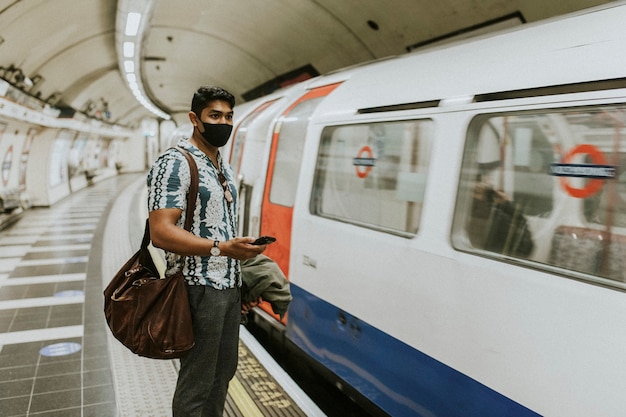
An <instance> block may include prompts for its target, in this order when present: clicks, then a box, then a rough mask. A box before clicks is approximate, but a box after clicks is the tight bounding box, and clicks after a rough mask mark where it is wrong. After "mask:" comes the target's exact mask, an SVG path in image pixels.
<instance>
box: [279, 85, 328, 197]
mask: <svg viewBox="0 0 626 417" xmlns="http://www.w3.org/2000/svg"><path fill="white" fill-rule="evenodd" d="M323 99H324V97H317V98H312V99H309V100H304V101H301V102H300V103H298V105H296V106H295V107H294V108H293V110H291V111H290V112H289V114H288V116H287V117H283V118H281V120H280V122H279V123H280V127H279V128H278V131H279V132H280V133H279V134H280V140H279V141H278V149H277V150H276V159H275V160H274V171H273V174H272V187H271V189H270V201H271V202H272V203H274V204H279V205H282V206H285V207H292V206H293V203H294V199H295V197H296V191H297V190H296V189H297V187H298V176H299V174H300V164H301V156H302V148H303V147H304V137H305V136H306V129H307V126H308V123H309V117H310V116H311V114H312V113H313V111H314V110H315V109H316V108H317V106H318V104H319V103H320V102H321V101H322V100H323Z"/></svg>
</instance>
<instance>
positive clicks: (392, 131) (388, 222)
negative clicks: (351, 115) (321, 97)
mask: <svg viewBox="0 0 626 417" xmlns="http://www.w3.org/2000/svg"><path fill="white" fill-rule="evenodd" d="M432 129H433V122H432V121H431V120H411V121H398V122H378V123H368V124H358V125H348V126H331V127H327V128H325V129H324V131H323V132H322V138H321V144H320V149H319V153H318V157H317V168H316V173H315V183H314V188H313V198H312V202H311V212H312V213H313V214H316V215H319V216H323V217H328V218H333V219H337V220H341V221H345V222H349V223H354V224H358V225H361V226H365V227H371V228H376V229H380V230H384V231H387V232H390V233H396V234H401V235H407V236H411V235H414V234H415V233H417V229H418V226H419V221H420V215H421V208H422V202H423V198H424V191H425V184H426V175H427V173H428V165H429V160H430V149H431V141H432Z"/></svg>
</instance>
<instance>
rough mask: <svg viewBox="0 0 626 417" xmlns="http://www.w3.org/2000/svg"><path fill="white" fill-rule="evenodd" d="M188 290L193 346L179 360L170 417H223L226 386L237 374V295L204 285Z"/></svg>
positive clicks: (238, 312) (239, 302) (238, 298)
mask: <svg viewBox="0 0 626 417" xmlns="http://www.w3.org/2000/svg"><path fill="white" fill-rule="evenodd" d="M187 289H188V290H189V304H190V306H191V314H192V320H193V331H194V339H195V345H194V347H193V348H192V349H191V351H190V352H189V353H188V354H187V355H185V356H184V357H183V358H181V359H180V373H179V375H178V381H177V383H176V391H175V392H174V399H173V401H172V411H173V417H223V414H224V404H225V402H226V394H227V392H228V382H229V381H230V380H231V379H232V378H233V376H234V375H235V371H236V370H237V359H238V343H239V324H240V322H241V295H240V291H239V289H238V288H232V289H227V290H216V289H214V288H212V287H208V286H204V285H195V286H193V285H192V286H188V287H187Z"/></svg>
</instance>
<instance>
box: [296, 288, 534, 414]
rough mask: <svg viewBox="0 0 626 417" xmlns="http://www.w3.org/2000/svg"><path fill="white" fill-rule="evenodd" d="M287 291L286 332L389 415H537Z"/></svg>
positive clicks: (314, 300) (349, 318)
mask: <svg viewBox="0 0 626 417" xmlns="http://www.w3.org/2000/svg"><path fill="white" fill-rule="evenodd" d="M291 292H292V294H293V301H292V303H291V305H290V307H289V319H288V321H287V337H288V338H289V339H290V340H292V341H293V342H294V343H296V345H298V346H299V347H300V348H301V349H303V350H304V351H305V352H306V353H308V354H309V355H311V356H312V357H313V358H314V359H316V360H317V361H319V362H320V363H322V364H323V365H324V366H325V367H327V368H328V369H330V370H331V371H332V372H333V373H335V374H336V375H337V376H339V377H340V378H341V379H343V380H344V381H345V382H346V383H347V384H349V385H351V386H352V387H354V388H355V389H357V390H358V391H359V392H361V393H362V394H363V395H365V396H366V397H367V398H369V399H370V400H371V401H372V402H373V403H375V404H376V405H377V406H379V407H380V408H381V409H383V410H384V411H385V412H386V413H388V414H389V415H391V416H393V417H405V416H406V417H409V416H411V417H414V416H424V417H435V416H441V417H455V416H458V417H492V416H493V417H502V416H507V417H522V416H523V417H528V416H539V414H537V413H535V412H533V411H531V410H529V409H527V408H526V407H524V406H522V405H520V404H518V403H516V402H515V401H513V400H511V399H509V398H507V397H505V396H503V395H501V394H499V393H498V392H496V391H494V390H492V389H490V388H488V387H486V386H485V385H483V384H481V383H479V382H477V381H475V380H473V379H472V378H470V377H468V376H467V375H464V374H462V373H460V372H458V371H456V370H455V369H453V368H451V367H449V366H447V365H444V364H443V363H441V362H439V361H437V360H435V359H433V358H431V357H430V356H428V355H425V354H423V353H421V352H419V351H417V350H415V349H413V348H412V347H410V346H408V345H407V344H405V343H403V342H401V341H399V340H397V339H394V338H393V337H391V336H389V335H388V334H386V333H384V332H382V331H380V330H378V329H376V328H374V327H372V326H370V325H368V324H366V323H364V322H362V321H361V320H359V319H358V318H356V317H353V316H350V315H349V314H348V313H346V312H343V311H341V310H339V309H338V308H337V307H335V306H333V305H331V304H329V303H327V302H325V301H323V300H321V299H319V298H317V297H315V296H313V295H312V294H310V293H309V292H307V291H305V290H303V289H302V288H300V287H298V286H296V285H293V284H292V285H291ZM390 319H394V318H390ZM397 319H399V320H410V317H398V318H397ZM462 348H463V346H459V349H462Z"/></svg>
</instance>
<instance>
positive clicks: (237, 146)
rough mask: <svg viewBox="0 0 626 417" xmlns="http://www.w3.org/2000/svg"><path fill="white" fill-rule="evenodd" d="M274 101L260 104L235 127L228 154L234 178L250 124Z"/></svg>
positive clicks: (237, 174) (274, 100) (236, 174)
mask: <svg viewBox="0 0 626 417" xmlns="http://www.w3.org/2000/svg"><path fill="white" fill-rule="evenodd" d="M276 100H278V99H273V100H269V101H266V102H265V103H263V104H261V105H260V106H258V107H257V108H256V109H254V110H253V111H252V112H250V114H248V115H247V116H246V117H245V118H244V119H243V120H242V121H241V123H240V124H239V126H237V130H236V132H235V136H234V138H233V148H232V151H231V153H230V166H231V168H232V170H233V172H234V173H235V176H236V177H238V176H239V170H240V165H241V157H242V154H243V149H244V147H245V144H246V139H247V136H248V128H249V127H250V125H251V124H252V122H254V121H255V120H256V119H257V117H258V116H259V115H261V114H262V113H263V111H264V110H265V109H267V108H268V107H269V106H271V105H272V104H273V103H275V102H276ZM268 123H269V121H268Z"/></svg>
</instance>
